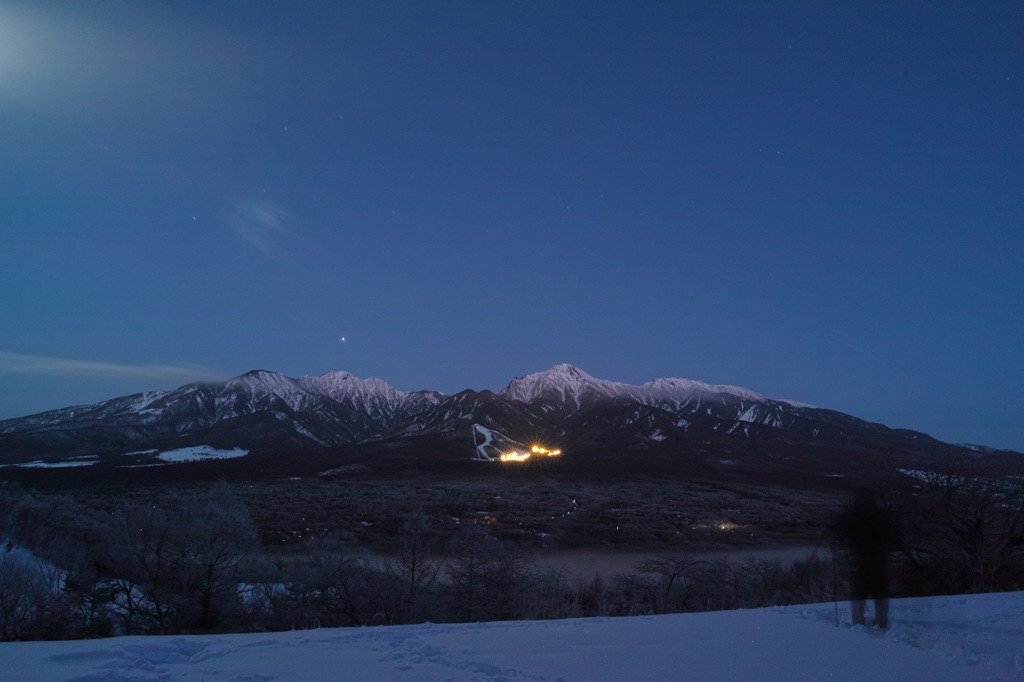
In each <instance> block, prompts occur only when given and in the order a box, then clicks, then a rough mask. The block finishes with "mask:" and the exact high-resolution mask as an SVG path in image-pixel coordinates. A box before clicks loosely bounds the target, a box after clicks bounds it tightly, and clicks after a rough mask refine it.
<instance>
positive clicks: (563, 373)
mask: <svg viewBox="0 0 1024 682" xmlns="http://www.w3.org/2000/svg"><path fill="white" fill-rule="evenodd" d="M623 388H627V387H626V385H625V384H617V383H615V382H613V381H603V380H601V379H595V378H594V377H592V376H590V375H589V374H587V373H586V372H584V371H583V370H581V369H578V368H576V367H573V366H572V365H570V364H568V363H563V364H560V365H555V366H554V367H552V368H551V369H549V370H545V371H543V372H537V373H535V374H528V375H526V376H525V377H522V378H517V379H515V380H513V381H512V382H511V383H510V384H509V385H508V386H506V387H505V388H504V389H503V390H502V391H501V392H500V393H499V394H498V395H499V396H501V397H502V398H506V399H511V400H519V401H522V402H526V403H529V402H533V401H535V400H541V399H543V400H548V401H554V402H560V403H562V404H572V405H575V406H576V407H579V405H580V400H581V398H583V397H585V396H592V397H614V396H615V395H617V394H619V393H621V389H623Z"/></svg>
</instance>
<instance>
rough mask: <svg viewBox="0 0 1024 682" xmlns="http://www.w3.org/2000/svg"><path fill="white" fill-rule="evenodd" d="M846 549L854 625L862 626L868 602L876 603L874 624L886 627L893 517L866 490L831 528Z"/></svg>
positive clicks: (860, 491) (887, 621)
mask: <svg viewBox="0 0 1024 682" xmlns="http://www.w3.org/2000/svg"><path fill="white" fill-rule="evenodd" d="M833 530H834V531H835V533H836V535H837V536H838V539H839V540H840V541H842V543H843V545H844V546H845V548H846V550H847V552H848V557H849V564H850V611H851V615H852V620H853V624H854V625H864V624H865V623H864V607H865V604H866V602H867V600H868V599H869V598H870V599H873V600H874V602H875V622H874V624H875V625H877V626H878V627H880V628H888V627H889V550H890V549H891V548H892V546H893V544H894V541H895V534H896V533H895V525H894V524H893V521H892V517H891V515H890V514H889V512H887V511H886V510H885V509H883V508H882V507H881V506H879V504H878V502H877V500H876V499H875V494H874V492H873V491H872V490H870V489H868V488H861V489H859V490H857V491H856V492H855V493H854V496H853V500H852V501H851V502H850V503H849V504H848V505H847V506H846V507H845V508H844V509H843V511H842V512H840V513H839V515H838V516H837V517H836V519H835V522H834V524H833Z"/></svg>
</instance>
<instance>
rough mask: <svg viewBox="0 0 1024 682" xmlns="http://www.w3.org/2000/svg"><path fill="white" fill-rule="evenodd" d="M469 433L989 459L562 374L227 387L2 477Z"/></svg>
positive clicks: (568, 369) (751, 407) (55, 427)
mask: <svg viewBox="0 0 1024 682" xmlns="http://www.w3.org/2000/svg"><path fill="white" fill-rule="evenodd" d="M473 424H477V425H480V426H482V427H484V428H487V429H492V430H495V431H498V432H501V433H503V434H506V435H507V436H508V437H509V438H511V439H513V440H514V441H516V442H547V443H549V444H550V445H552V446H555V447H561V448H565V449H566V450H567V451H568V450H574V451H575V452H577V453H580V452H591V453H593V452H598V451H607V452H609V453H615V452H621V451H624V450H630V451H633V450H638V449H639V450H645V449H651V450H657V451H658V452H661V453H667V455H666V456H668V455H671V454H672V453H676V454H679V453H684V452H690V451H693V450H694V449H697V450H700V451H702V452H711V451H713V450H716V449H717V450H721V451H723V452H725V451H732V450H733V449H734V448H736V447H738V448H740V450H744V449H745V450H746V451H750V452H757V451H765V449H766V448H768V449H772V450H786V451H806V450H807V449H808V448H811V449H815V450H816V451H820V450H824V451H836V452H848V453H866V452H887V453H893V455H894V456H904V459H905V460H907V459H909V460H914V459H915V458H918V459H919V458H922V457H925V458H927V457H934V456H937V455H938V454H944V455H948V454H950V453H954V454H955V453H956V452H961V451H962V453H967V454H969V455H970V456H974V457H981V456H991V455H990V454H986V453H983V452H982V451H980V450H979V449H977V448H975V449H967V448H959V447H957V446H950V445H946V444H944V443H940V442H939V441H936V440H934V439H931V438H929V437H928V436H926V435H925V434H920V433H916V432H912V431H901V430H894V429H888V428H887V427H884V426H882V425H880V424H871V423H868V422H864V421H861V420H859V419H857V418H855V417H852V416H850V415H844V414H842V413H839V412H834V411H830V410H823V409H818V408H813V407H809V406H804V405H802V404H796V403H793V402H791V401H781V400H773V399H771V398H767V397H765V396H763V395H760V394H758V393H754V392H753V391H748V390H746V389H742V388H738V387H735V386H714V385H709V384H705V383H702V382H699V381H691V380H688V379H655V380H653V381H650V382H647V383H645V384H642V385H640V386H634V385H629V384H623V383H618V382H613V381H605V380H601V379H596V378H594V377H592V376H590V375H589V374H587V373H586V372H583V371H582V370H580V369H577V368H575V367H573V366H571V365H565V364H563V365H556V366H555V367H552V368H551V369H549V370H546V371H544V372H538V373H535V374H530V375H528V376H525V377H522V378H516V379H515V380H513V381H512V382H510V383H509V385H508V386H507V387H506V388H505V389H503V390H502V391H500V392H499V393H497V394H495V393H492V392H491V391H479V392H478V391H472V390H467V391H462V392H460V393H457V394H455V395H452V396H446V395H443V394H441V393H438V392H435V391H417V392H413V393H406V392H403V391H398V390H396V389H394V388H393V387H391V386H390V385H388V384H387V383H385V382H384V381H382V380H380V379H374V378H371V379H360V378H358V377H355V376H353V375H351V374H349V373H348V372H340V371H334V372H329V373H327V374H324V375H322V376H318V377H302V378H299V379H295V378H291V377H287V376H284V375H282V374H278V373H276V372H269V371H265V370H254V371H252V372H248V373H247V374H244V375H242V376H239V377H235V378H234V379H231V380H229V381H226V382H223V383H203V384H188V385H186V386H182V387H181V388H178V389H175V390H173V391H161V392H149V393H140V394H136V395H131V396H125V397H122V398H115V399H113V400H108V401H104V402H102V403H98V404H96V405H87V406H79V407H70V408H64V409H61V410H54V411H51V412H45V413H42V414H38V415H32V416H29V417H24V418H21V419H11V420H7V421H3V422H0V464H12V463H19V462H25V463H27V462H38V461H46V462H49V461H54V460H61V459H66V458H71V457H82V456H92V455H97V456H100V457H101V458H102V457H105V456H113V455H120V454H123V453H127V452H138V451H142V450H150V449H157V450H162V451H166V450H172V449H175V448H181V447H191V446H199V445H207V446H211V447H218V448H227V449H230V448H234V447H238V448H242V449H244V450H247V451H250V452H253V453H256V454H258V453H260V452H271V451H273V452H285V451H287V452H312V451H323V450H325V449H331V448H336V447H343V446H344V447H348V446H354V445H358V444H368V443H388V442H393V443H394V447H395V448H413V447H414V445H413V444H414V442H415V440H416V439H417V438H423V437H431V438H433V439H434V441H433V442H434V443H435V445H436V447H435V449H437V448H440V449H442V450H443V449H445V448H447V449H448V450H450V451H451V452H452V453H453V454H452V456H453V457H456V458H457V457H460V456H461V457H464V458H472V457H474V456H475V452H476V451H475V446H474V444H473V432H472V425H473ZM438 439H440V440H438ZM745 442H749V443H751V444H754V443H758V444H760V445H758V446H756V447H754V446H753V445H750V446H747V445H743V443H745ZM445 443H447V445H445ZM759 448H760V450H759ZM370 451H372V449H371V450H367V452H370ZM962 453H961V454H962ZM908 463H911V462H907V461H905V462H904V464H908Z"/></svg>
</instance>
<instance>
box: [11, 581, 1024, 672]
mask: <svg viewBox="0 0 1024 682" xmlns="http://www.w3.org/2000/svg"><path fill="white" fill-rule="evenodd" d="M837 615H838V618H839V624H837V623H836V616H837ZM891 615H892V625H891V628H890V630H889V631H885V632H883V631H879V630H876V629H868V628H864V627H863V626H856V627H851V626H849V625H848V623H849V609H848V607H847V605H846V604H845V603H841V604H840V605H839V606H838V609H837V608H836V607H834V605H833V604H831V603H828V604H810V605H802V606H790V607H788V608H766V609H752V610H743V611H719V612H710V613H688V614H677V615H665V616H637V617H629V618H588V619H572V620H545V621H511V622H498V623H468V624H457V625H435V624H430V623H424V624H423V625H405V626H393V627H372V628H344V629H320V630H306V631H292V632H263V633H256V634H240V635H219V636H217V635H194V636H162V637H117V638H113V639H94V640H78V641H69V642H59V641H58V642H5V643H0V669H2V670H3V671H4V675H5V676H6V677H5V679H8V678H9V679H12V680H20V681H22V682H43V681H44V680H45V681H47V682H49V681H50V680H72V679H74V680H101V679H102V680H107V679H118V680H122V679H123V680H127V679H131V680H167V679H178V680H185V679H188V680H192V679H195V680H200V679H201V680H208V681H210V682H215V681H217V680H225V681H226V680H306V681H309V682H317V681H319V680H324V681H327V680H337V679H340V678H342V677H343V678H345V679H360V680H394V681H395V682H402V681H404V680H408V681H410V682H411V681H413V680H415V681H416V682H431V681H433V680H437V681H441V680H454V681H459V682H463V681H464V682H469V681H470V680H473V681H479V680H490V681H493V682H498V681H499V680H531V681H534V682H543V681H546V680H550V681H552V682H554V681H555V680H563V681H566V682H570V681H571V682H576V681H579V682H602V681H605V680H607V681H615V682H619V681H621V680H659V681H660V680H678V679H699V680H706V681H708V682H717V681H719V680H759V681H762V682H792V681H793V680H834V681H836V682H862V681H863V680H928V681H929V682H974V681H978V680H1021V679H1024V648H1022V646H1021V640H1022V636H1024V593H1019V592H1018V593H1008V594H984V595H981V594H979V595H970V596H954V597H929V598H917V599H896V600H893V603H892V608H891Z"/></svg>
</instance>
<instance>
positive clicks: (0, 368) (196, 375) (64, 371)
mask: <svg viewBox="0 0 1024 682" xmlns="http://www.w3.org/2000/svg"><path fill="white" fill-rule="evenodd" d="M0 374H34V375H38V376H65V377H101V378H107V379H147V380H155V381H163V380H168V381H181V382H189V381H216V380H219V379H223V378H224V375H223V374H222V373H220V372H216V371H214V370H211V369H208V368H205V367H193V366H184V367H175V366H171V365H123V364H118V363H113V362H94V361H91V360H74V359H71V358H53V357H47V356H43V355H25V354H23V353H8V352H6V351H0Z"/></svg>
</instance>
